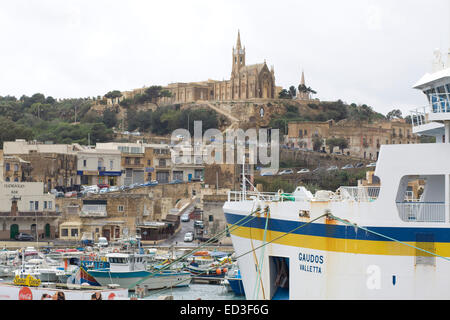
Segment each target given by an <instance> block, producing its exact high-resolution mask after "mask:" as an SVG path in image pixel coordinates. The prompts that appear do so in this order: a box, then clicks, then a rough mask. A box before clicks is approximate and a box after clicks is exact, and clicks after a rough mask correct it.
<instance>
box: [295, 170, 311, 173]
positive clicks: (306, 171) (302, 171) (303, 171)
mask: <svg viewBox="0 0 450 320" xmlns="http://www.w3.org/2000/svg"><path fill="white" fill-rule="evenodd" d="M308 172H310V171H309V169H301V170H299V171H297V173H308Z"/></svg>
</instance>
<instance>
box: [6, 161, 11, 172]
mask: <svg viewBox="0 0 450 320" xmlns="http://www.w3.org/2000/svg"><path fill="white" fill-rule="evenodd" d="M5 170H6V171H9V170H10V164H9V163H8V162H7V163H6V165H5Z"/></svg>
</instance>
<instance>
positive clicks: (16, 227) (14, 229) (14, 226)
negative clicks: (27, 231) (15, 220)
mask: <svg viewBox="0 0 450 320" xmlns="http://www.w3.org/2000/svg"><path fill="white" fill-rule="evenodd" d="M18 233H19V225H18V224H12V225H11V227H10V229H9V237H10V238H11V239H14V238H15V237H16V234H18Z"/></svg>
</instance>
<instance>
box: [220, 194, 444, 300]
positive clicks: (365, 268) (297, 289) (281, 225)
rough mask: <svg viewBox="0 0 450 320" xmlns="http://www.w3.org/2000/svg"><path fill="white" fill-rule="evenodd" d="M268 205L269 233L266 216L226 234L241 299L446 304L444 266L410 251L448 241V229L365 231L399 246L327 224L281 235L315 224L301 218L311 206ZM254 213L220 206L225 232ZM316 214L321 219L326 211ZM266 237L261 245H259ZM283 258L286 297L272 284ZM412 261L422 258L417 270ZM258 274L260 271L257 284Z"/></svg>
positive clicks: (248, 205)
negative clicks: (428, 238) (424, 241)
mask: <svg viewBox="0 0 450 320" xmlns="http://www.w3.org/2000/svg"><path fill="white" fill-rule="evenodd" d="M268 204H269V207H270V218H269V221H268V223H267V226H268V227H267V229H266V228H265V226H266V217H265V216H264V215H263V214H261V215H260V216H259V218H255V219H253V220H251V221H250V222H248V223H247V224H245V225H243V226H241V227H239V228H235V229H234V231H231V239H232V242H233V247H234V249H235V252H236V256H237V257H238V263H239V267H240V270H241V274H242V279H243V284H244V289H245V293H246V299H250V300H253V299H292V300H303V299H449V298H450V261H449V259H448V258H446V257H442V258H440V257H433V256H428V257H425V258H424V257H423V256H426V255H427V254H426V253H423V252H421V251H417V250H416V249H414V248H413V247H410V246H408V245H407V244H410V245H412V246H416V245H417V242H416V241H417V238H415V236H416V235H417V234H418V233H427V232H428V233H433V234H434V235H435V238H436V240H437V239H442V238H447V236H446V234H450V230H448V228H443V226H442V225H440V227H436V225H434V224H431V225H429V226H430V228H423V227H416V228H409V227H407V226H402V227H401V226H398V227H388V226H386V224H384V225H378V226H376V225H374V224H372V225H371V226H370V225H369V226H367V225H366V226H367V227H368V228H369V229H370V230H377V231H380V232H381V233H384V234H389V235H391V236H393V237H398V238H399V239H404V240H405V241H404V244H403V243H399V242H395V241H390V240H388V239H385V238H380V237H377V236H376V235H374V234H370V233H368V232H366V231H363V230H361V229H358V228H355V227H352V226H348V225H345V224H343V223H340V222H337V221H336V220H328V219H327V218H325V217H324V218H321V219H319V220H317V221H315V222H313V223H311V224H310V225H308V226H305V227H303V228H301V229H298V230H296V231H295V232H294V233H293V234H289V235H286V234H287V233H288V231H289V230H293V229H295V228H297V227H299V226H301V225H302V224H305V223H306V224H307V223H308V222H309V221H311V220H313V219H314V216H313V217H311V218H299V217H298V212H299V211H300V210H303V209H305V208H307V209H309V210H311V205H310V203H308V202H285V203H280V202H278V203H276V202H272V203H268ZM262 207H264V205H263V206H262ZM252 208H254V204H253V203H252V201H241V202H227V203H225V205H224V212H225V217H226V219H227V223H228V225H229V227H231V228H233V227H232V225H233V224H234V223H236V222H237V221H239V220H241V219H242V218H244V217H245V216H248V215H249V214H250V213H251V212H252ZM334 209H335V210H332V211H334V212H335V213H336V215H337V216H339V213H340V211H339V209H338V208H334ZM354 209H355V208H354ZM359 209H362V208H361V207H360V208H359ZM372 209H373V208H372ZM367 210H368V211H366V214H370V211H371V210H370V209H369V207H368V208H367ZM313 211H314V208H312V210H311V212H313ZM318 211H319V212H322V213H323V210H318ZM344 212H347V214H348V211H342V212H341V214H342V215H344ZM395 214H396V213H393V215H394V217H395ZM318 216H319V214H318V215H317V216H316V217H318ZM241 224H242V223H241ZM359 225H361V224H359ZM388 225H389V224H388ZM264 234H265V235H266V242H264V241H263V239H264ZM283 234H284V235H285V236H283V237H282V238H280V239H278V240H276V241H274V242H273V243H269V244H267V245H266V246H263V247H261V248H259V249H258V247H260V246H262V245H263V244H264V243H267V242H270V241H272V240H274V239H276V238H277V237H279V236H282V235H283ZM411 240H412V241H411ZM434 245H435V249H436V250H435V252H436V253H437V254H440V255H443V256H449V255H450V250H449V249H450V246H449V243H448V242H438V241H436V242H434ZM280 257H282V258H288V259H285V260H284V261H286V262H287V266H288V269H289V276H288V278H287V282H286V284H287V286H286V287H287V288H285V289H284V291H283V289H280V288H279V286H277V285H276V281H277V275H279V273H280V272H279V267H277V266H276V264H277V263H280V261H281V259H280ZM417 259H422V260H421V261H422V263H418V262H417ZM426 259H428V260H426ZM424 262H425V263H424ZM258 270H260V271H261V272H260V274H261V278H259V276H258ZM278 290H280V291H278ZM280 292H281V294H280Z"/></svg>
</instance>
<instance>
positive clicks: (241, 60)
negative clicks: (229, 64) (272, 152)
mask: <svg viewBox="0 0 450 320" xmlns="http://www.w3.org/2000/svg"><path fill="white" fill-rule="evenodd" d="M243 66H245V47H244V48H243V49H242V46H241V34H240V32H239V30H238V37H237V42H236V48H234V47H233V68H232V71H231V74H232V75H234V74H237V73H239V70H240V69H241V68H242V67H243Z"/></svg>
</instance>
